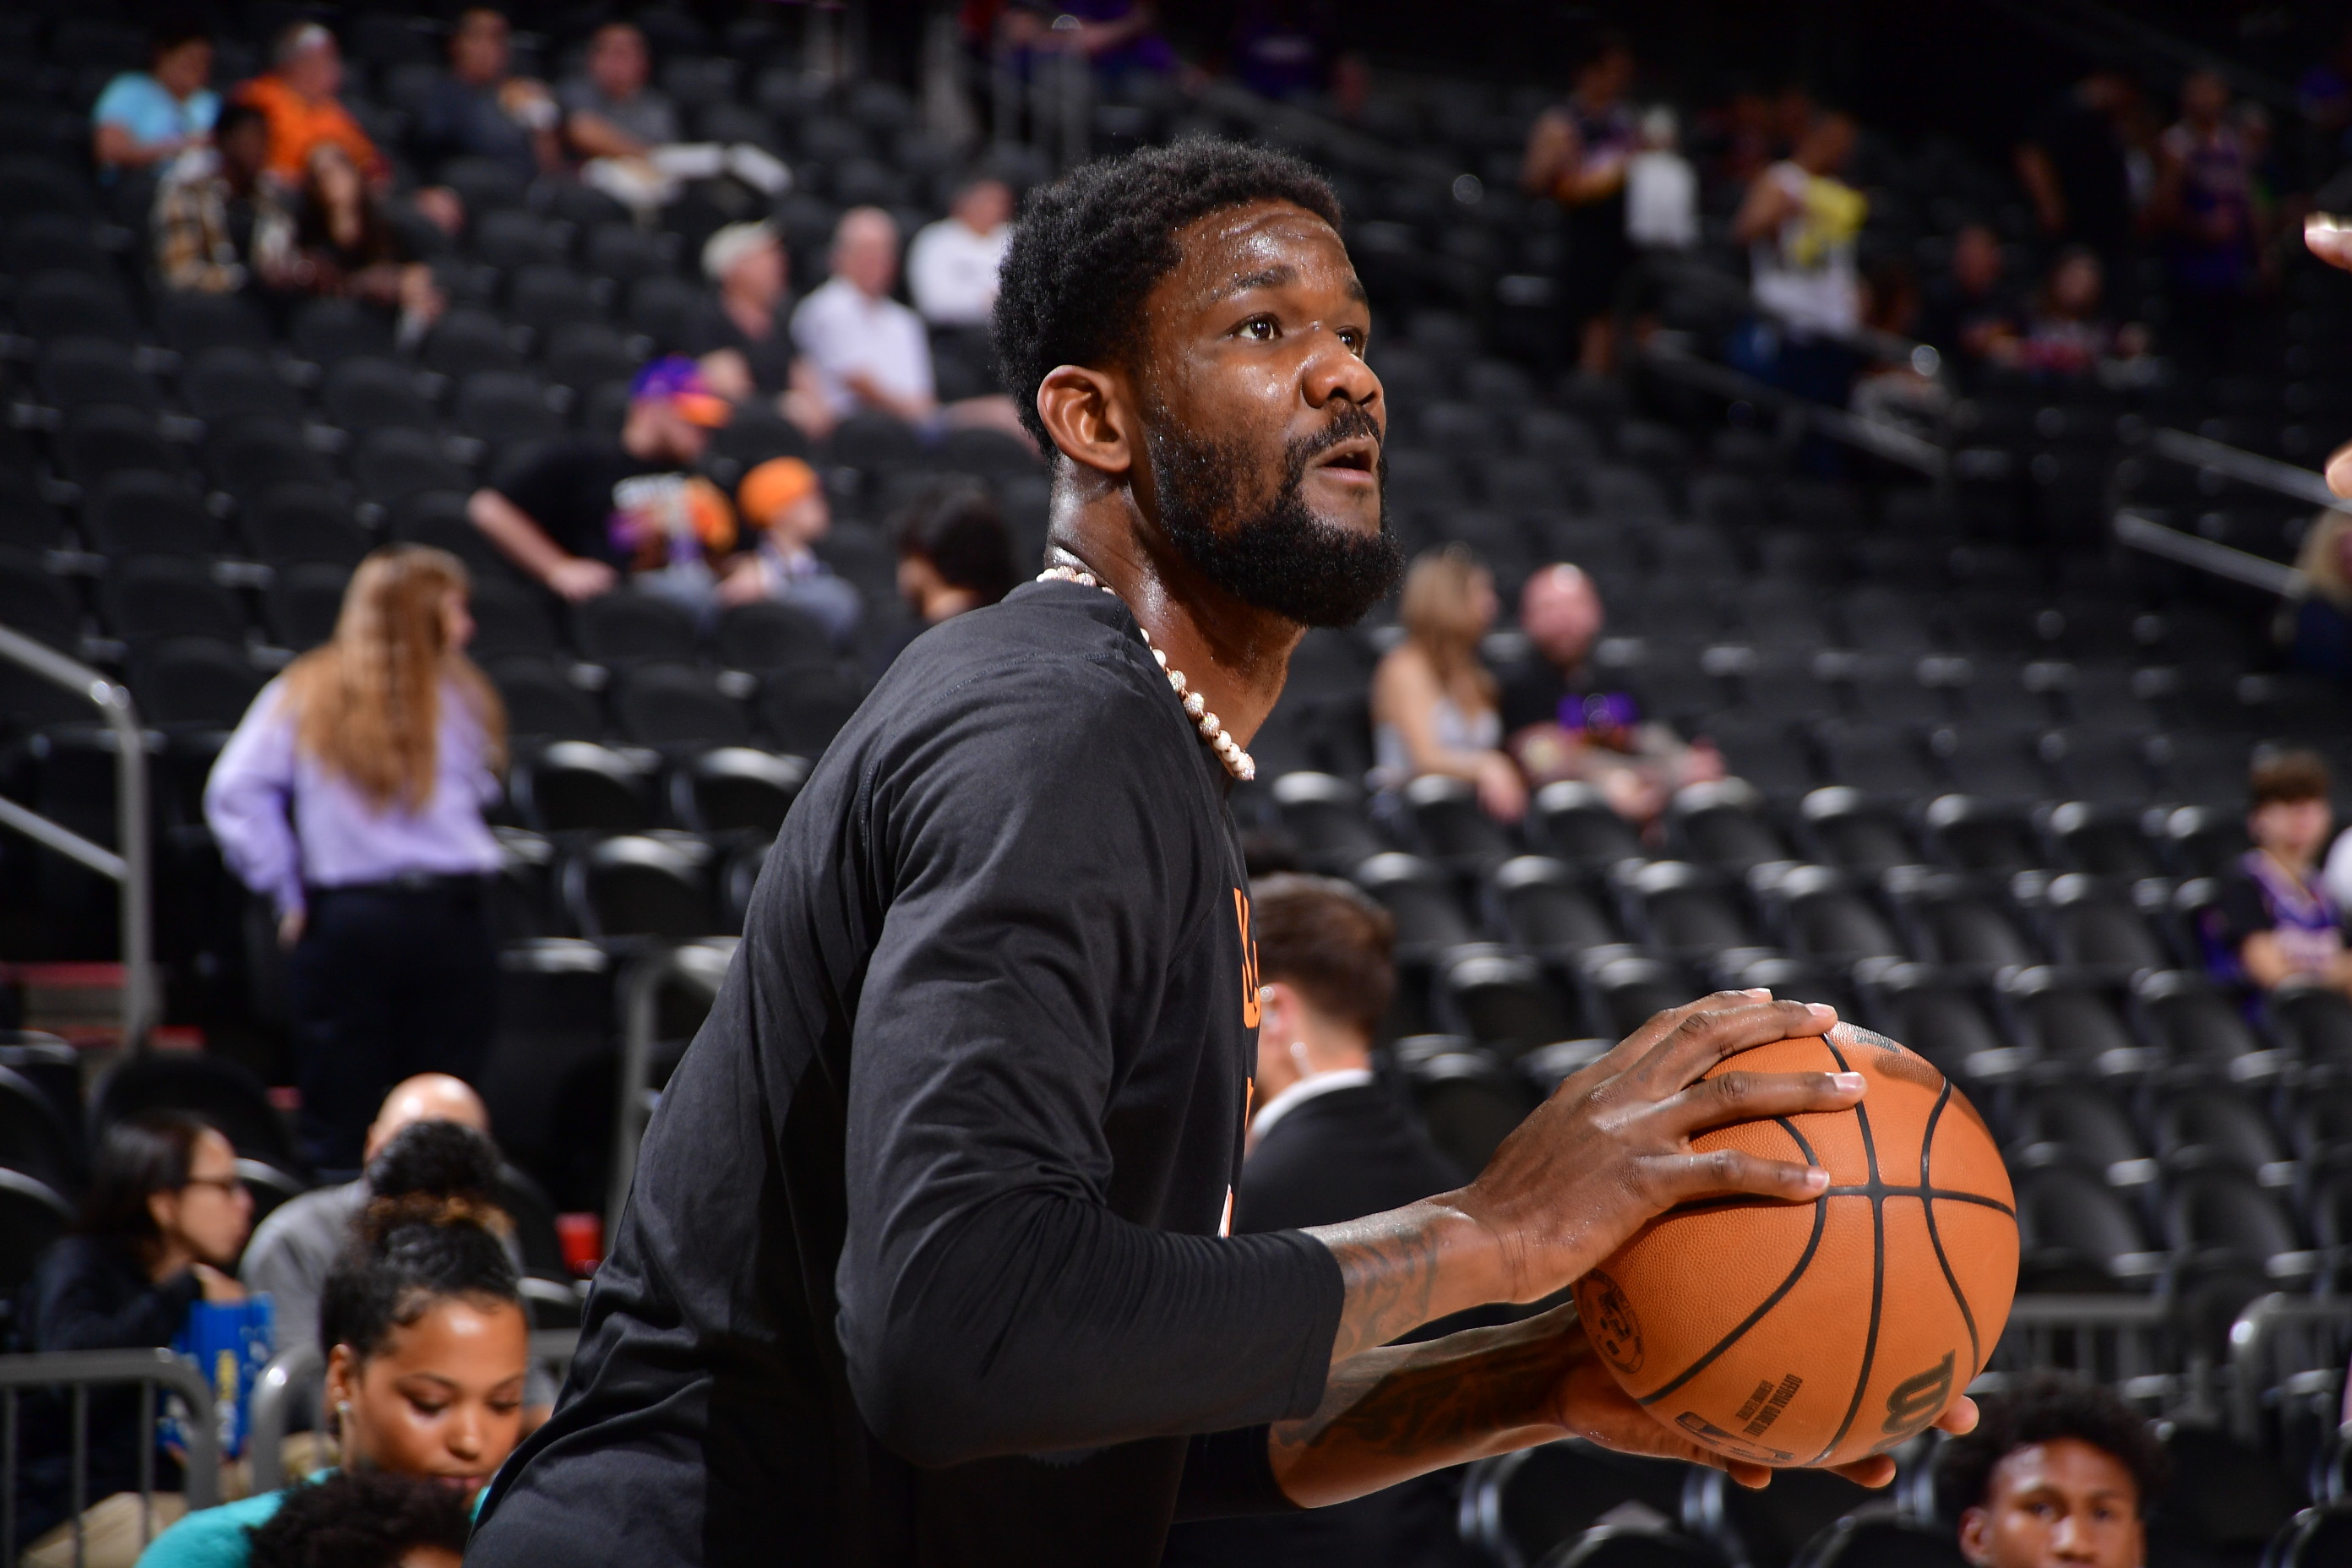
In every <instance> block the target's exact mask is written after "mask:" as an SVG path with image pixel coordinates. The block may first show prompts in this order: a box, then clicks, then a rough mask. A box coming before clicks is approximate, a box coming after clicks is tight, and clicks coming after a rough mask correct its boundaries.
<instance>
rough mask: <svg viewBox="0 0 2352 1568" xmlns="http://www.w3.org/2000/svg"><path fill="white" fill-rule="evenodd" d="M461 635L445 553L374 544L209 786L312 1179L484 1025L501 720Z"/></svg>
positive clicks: (482, 1043) (472, 1041)
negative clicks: (286, 1065) (261, 924)
mask: <svg viewBox="0 0 2352 1568" xmlns="http://www.w3.org/2000/svg"><path fill="white" fill-rule="evenodd" d="M473 630H474V623H473V617H472V616H471V615H470V614H469V613H468V612H467V577H466V569H465V567H464V566H463V565H462V564H460V563H459V562H458V561H457V557H455V556H453V555H450V554H447V553H446V552H442V551H439V550H433V549H428V548H426V547H425V546H422V545H414V544H393V545H387V546H385V547H384V548H383V549H381V550H378V551H377V552H374V553H373V554H372V555H370V556H369V557H368V558H367V559H366V560H365V561H362V563H360V567H359V570H358V571H357V572H356V573H354V574H352V582H351V586H350V588H349V589H347V590H346V591H345V593H344V595H343V607H342V614H341V616H340V617H339V618H338V619H337V621H336V623H335V635H334V637H332V638H331V640H330V641H329V642H327V643H326V645H325V646H323V647H318V648H314V649H312V650H311V651H310V652H309V653H307V654H304V655H303V656H302V657H301V658H298V659H296V660H295V661H294V662H293V664H291V665H290V666H289V667H288V668H287V669H286V672H285V673H284V674H283V675H280V676H279V677H278V679H275V680H272V681H271V682H270V683H269V684H268V686H266V687H264V688H263V689H262V691H261V694H260V695H259V696H258V697H257V698H255V699H254V700H253V706H252V707H251V708H250V709H249V710H247V712H246V716H245V719H244V721H242V722H241V723H239V724H238V725H237V728H236V734H234V735H232V736H231V737H230V738H229V742H228V744H227V746H226V748H225V749H224V750H223V751H222V752H221V754H220V759H219V761H218V762H216V763H215V764H214V765H213V772H212V777H211V778H210V780H208V781H207V782H206V784H205V822H206V823H207V824H208V825H209V826H211V828H212V830H213V837H215V839H216V840H217V841H218V842H219V845H220V849H221V857H222V858H223V859H224V860H225V861H226V862H227V864H228V866H229V868H230V869H231V870H233V871H234V872H236V875H237V877H238V878H239V879H241V880H242V881H243V882H244V883H245V885H246V886H247V887H248V888H250V889H253V890H254V891H255V892H257V893H259V894H261V895H263V896H264V897H266V898H268V900H270V903H271V905H272V906H273V908H274V909H275V910H276V914H277V920H278V940H279V942H281V943H282V944H284V945H285V946H286V947H287V948H288V949H289V950H290V952H291V957H290V959H289V963H288V973H287V1005H288V1010H289V1013H290V1015H291V1019H290V1027H291V1033H292V1036H293V1045H294V1055H295V1064H296V1071H297V1073H298V1076H299V1082H300V1084H301V1089H302V1111H301V1118H300V1130H301V1138H302V1144H303V1152H304V1153H305V1154H306V1155H307V1156H308V1157H309V1158H310V1163H312V1164H313V1165H315V1166H317V1167H318V1168H319V1169H320V1170H321V1171H352V1170H356V1169H358V1167H359V1164H360V1159H361V1154H362V1149H363V1147H364V1142H365V1138H366V1132H367V1127H368V1124H369V1121H370V1120H371V1119H372V1118H373V1116H374V1115H375V1113H376V1109H377V1106H378V1105H379V1103H380V1102H381V1101H382V1100H383V1096H384V1093H385V1091H386V1090H388V1089H391V1088H392V1086H393V1085H394V1084H395V1083H397V1082H399V1081H400V1080H401V1079H405V1078H409V1077H411V1076H413V1075H415V1074H416V1073H419V1072H446V1073H451V1074H454V1075H455V1076H457V1077H458V1078H468V1079H469V1078H471V1077H472V1076H473V1075H474V1074H475V1073H476V1072H478V1070H479V1069H480V1067H481V1063H482V1059H483V1057H484V1056H485V1054H486V1053H487V1052H488V1048H489V1039H490V1032H491V1029H492V1028H493V1026H495V1025H496V1023H497V1016H498V984H499V967H498V943H497V940H496V938H494V937H493V936H492V935H491V933H490V926H489V913H488V897H487V894H486V888H485V879H487V878H488V877H489V876H490V875H491V874H492V873H494V872H495V871H496V870H497V869H498V868H499V845H498V840H497V839H495V838H493V837H491V836H490V830H489V827H488V825H486V824H485V823H484V822H483V820H482V810H483V808H484V807H485V806H486V805H489V804H490V803H491V802H492V801H494V800H496V799H497V798H498V793H499V784H498V781H499V774H500V773H501V772H503V770H504V768H505V765H506V711H505V710H504V708H503V707H502V706H501V705H500V703H499V697H498V693H497V692H496V691H495V690H493V689H491V686H490V683H489V681H488V679H485V678H484V677H483V675H482V672H481V671H480V670H479V669H478V668H476V667H475V665H474V662H473V660H471V659H469V658H467V657H466V643H467V639H468V638H469V637H472V635H473Z"/></svg>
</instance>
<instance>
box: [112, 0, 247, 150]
mask: <svg viewBox="0 0 2352 1568" xmlns="http://www.w3.org/2000/svg"><path fill="white" fill-rule="evenodd" d="M147 62H148V63H147V68H146V69H145V70H143V71H124V72H123V73H122V74H121V76H118V77H116V78H115V79H113V80H112V81H110V82H108V83H107V84H106V89H105V90H104V91H102V92H100V94H99V95H98V102H97V103H96V104H95V105H94V106H92V108H91V109H90V111H89V120H90V155H91V157H92V159H93V160H94V161H95V162H96V163H97V164H98V166H99V168H100V170H101V171H104V172H106V173H108V174H114V173H117V172H123V171H128V172H134V173H135V172H136V171H138V170H142V169H151V168H153V167H154V166H155V165H156V164H158V163H170V162H171V161H172V160H173V159H174V158H176V157H178V156H179V155H180V154H181V153H184V152H186V151H188V149H190V148H192V147H197V146H201V145H203V144H204V143H205V142H206V141H207V140H208V139H210V137H211V135H212V130H213V121H214V120H215V119H216V118H218V116H219V114H220V94H218V93H216V92H215V91H214V90H213V89H212V88H211V86H210V83H211V81H212V78H213V39H212V33H211V31H210V30H209V29H208V28H206V27H205V25H204V23H203V22H202V21H200V20H198V19H197V18H195V17H194V16H165V17H163V18H161V19H160V20H158V21H156V22H155V23H154V24H153V25H152V26H150V27H149V28H148V33H147Z"/></svg>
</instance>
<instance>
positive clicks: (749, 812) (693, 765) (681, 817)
mask: <svg viewBox="0 0 2352 1568" xmlns="http://www.w3.org/2000/svg"><path fill="white" fill-rule="evenodd" d="M807 779H808V765H807V763H804V762H803V760H802V759H800V758H797V757H782V756H777V755H775V754H774V753H772V752H761V751H756V750H754V749H752V748H751V747H748V746H726V747H720V748H717V749H715V750H711V751H707V752H700V753H698V755H695V756H693V757H690V758H688V760H687V761H685V762H683V763H679V764H678V765H677V767H676V768H674V769H672V770H671V773H670V776H669V798H670V812H671V815H672V816H675V817H676V818H677V820H678V822H679V823H680V824H681V825H682V826H686V827H688V828H689V829H691V830H693V831H694V832H697V833H706V834H722V833H751V834H756V835H758V836H760V837H761V838H763V839H764V838H772V837H775V834H776V830H777V829H778V828H780V827H782V826H783V821H784V813H785V812H787V811H788V810H790V809H791V808H792V804H793V799H794V797H795V796H797V795H799V794H800V791H801V786H802V784H804V783H806V782H807Z"/></svg>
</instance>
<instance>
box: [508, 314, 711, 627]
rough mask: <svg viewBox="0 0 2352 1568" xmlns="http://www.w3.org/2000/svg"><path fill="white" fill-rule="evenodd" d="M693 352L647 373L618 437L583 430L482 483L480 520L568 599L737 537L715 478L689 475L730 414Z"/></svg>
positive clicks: (691, 564)
mask: <svg viewBox="0 0 2352 1568" xmlns="http://www.w3.org/2000/svg"><path fill="white" fill-rule="evenodd" d="M729 416H730V410H729V408H728V405H727V401H726V399H724V398H722V397H719V396H718V395H714V394H713V393H712V392H711V391H710V390H709V386H708V385H707V384H705V383H704V382H703V380H702V373H701V371H700V370H699V369H698V367H697V366H696V364H695V363H694V362H693V361H692V360H690V359H686V358H684V357H682V356H678V355H672V356H670V357H669V358H667V359H659V360H656V361H655V362H654V363H651V364H649V365H646V367H645V368H644V369H642V370H640V371H638V372H637V375H636V380H635V382H634V383H632V384H631V385H630V388H629V412H628V416H627V417H626V418H625V420H624V421H623V422H622V425H621V437H620V439H619V440H617V441H614V440H608V439H606V438H605V437H600V436H574V437H569V438H567V439H565V440H562V441H557V442H554V443H552V444H551V445H549V446H547V447H543V448H541V450H540V451H539V452H538V454H537V455H536V456H534V457H532V458H530V460H529V461H528V462H526V463H525V464H524V465H523V466H522V467H521V468H518V469H515V470H514V471H512V472H510V473H508V474H505V475H502V476H500V477H499V479H497V480H496V481H495V482H494V483H492V484H490V485H488V486H485V487H484V488H482V489H478V490H476V491H475V492H474V494H473V498H472V499H471V500H469V501H468V502H467V513H468V515H470V516H471V517H472V519H473V521H474V526H475V527H477V528H478V529H480V530H481V531H483V532H484V533H487V534H488V535H489V536H490V542H492V543H494V544H496V545H497V546H498V547H499V550H500V551H501V552H503V553H504V554H505V555H506V557H507V558H508V559H509V560H510V561H512V562H513V563H515V564H516V565H517V566H520V567H521V568H522V569H523V571H525V572H527V573H529V574H530V575H531V576H532V577H534V578H536V579H538V580H539V581H540V582H541V583H544V584H546V585H547V586H548V587H549V588H550V589H551V590H553V591H554V592H555V593H557V594H559V595H562V596H563V597H564V598H566V599H571V600H574V601H578V600H582V599H593V598H594V597H595V596H596V595H599V594H607V593H610V592H612V591H613V589H614V588H615V587H617V586H619V585H620V584H621V582H622V580H623V578H624V576H625V575H628V574H648V573H660V572H663V571H665V570H666V569H667V568H668V567H670V566H673V565H677V566H680V567H685V568H688V570H687V571H684V572H681V573H679V574H677V576H676V578H675V579H673V581H674V582H686V581H688V580H690V579H692V578H693V577H694V576H695V574H696V572H695V569H699V572H700V575H701V580H702V584H703V587H704V589H705V590H706V596H707V590H708V588H709V584H710V582H711V581H712V579H711V577H710V575H709V566H708V561H709V556H710V555H711V554H712V553H713V552H719V553H724V552H726V551H728V550H730V549H732V548H733V546H734V542H735V518H734V509H733V508H731V507H730V506H729V505H728V504H727V498H726V497H725V496H724V495H723V494H721V493H720V492H719V490H718V489H716V488H715V487H713V486H712V485H711V483H710V481H709V480H708V479H701V478H699V477H698V476H696V475H691V474H688V473H687V472H685V470H686V468H688V467H689V466H690V465H692V464H693V463H695V462H697V461H698V460H699V459H700V458H701V457H702V453H703V448H704V447H706V446H708V445H709V439H710V437H709V432H710V431H711V430H713V429H716V428H717V427H718V426H722V425H724V424H726V423H727V421H728V418H729Z"/></svg>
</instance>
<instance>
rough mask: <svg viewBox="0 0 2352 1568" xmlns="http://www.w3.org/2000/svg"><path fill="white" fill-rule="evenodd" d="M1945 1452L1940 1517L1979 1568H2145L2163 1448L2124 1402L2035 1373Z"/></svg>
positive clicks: (1939, 1471) (1988, 1404) (2073, 1380)
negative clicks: (2148, 1520)
mask: <svg viewBox="0 0 2352 1568" xmlns="http://www.w3.org/2000/svg"><path fill="white" fill-rule="evenodd" d="M1979 1410H1980V1412H1981V1414H1980V1416H1979V1420H1978V1423H1977V1428H1976V1430H1975V1431H1973V1432H1969V1433H1967V1434H1965V1435H1964V1436H1958V1437H1955V1438H1953V1439H1952V1440H1951V1441H1950V1442H1948V1443H1946V1444H1945V1445H1944V1446H1943V1447H1942V1448H1941V1449H1939V1450H1937V1455H1936V1468H1935V1485H1936V1512H1937V1518H1939V1519H1941V1520H1942V1521H1945V1522H1946V1523H1947V1524H1948V1525H1950V1526H1952V1527H1953V1528H1954V1529H1955V1530H1956V1531H1958V1541H1959V1548H1960V1555H1962V1556H1963V1557H1965V1558H1967V1559H1968V1560H1969V1563H1970V1565H1971V1568H2140V1564H2141V1563H2144V1562H2146V1561H2147V1529H2146V1525H2145V1522H2144V1521H2145V1519H2146V1516H2147V1510H2148V1508H2149V1507H2150V1506H2151V1505H2152V1504H2153V1503H2154V1502H2155V1500H2156V1497H2157V1494H2158V1491H2159V1490H2161V1489H2162V1488H2163V1486H2164V1481H2165V1471H2166V1468H2167V1467H2166V1464H2165V1458H2164V1449H2163V1448H2162V1447H2161V1446H2159V1445H2158V1442H2157V1440H2156V1436H2155V1434H2154V1433H2152V1432H2150V1431H2149V1430H2148V1425H2147V1422H2146V1421H2144V1420H2142V1419H2141V1418H2140V1417H2139V1415H2137V1413H2135V1412H2134V1411H2133V1410H2132V1408H2131V1407H2130V1406H2129V1405H2126V1404H2125V1403H2124V1402H2123V1401H2122V1400H2120V1399H2118V1398H2116V1396H2115V1395H2114V1394H2111V1393H2109V1392H2108V1391H2107V1390H2105V1389H2104V1388H2101V1387H2100V1386H2098V1385H2097V1384H2093V1383H2088V1382H2085V1381H2084V1379H2082V1378H2081V1377H2078V1376H2075V1375H2074V1374H2073V1373H2058V1372H2038V1373H2029V1374H2027V1376H2026V1377H2025V1378H2024V1379H2023V1381H2021V1383H2020V1384H2018V1385H2017V1387H2015V1388H2013V1389H2011V1391H2010V1392H2008V1393H2006V1394H1995V1395H1994V1396H1992V1397H1991V1398H1990V1399H1986V1400H1984V1401H1983V1402H1982V1403H1981V1405H1979Z"/></svg>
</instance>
